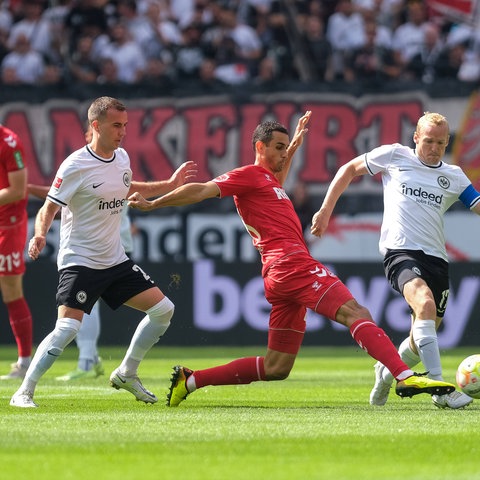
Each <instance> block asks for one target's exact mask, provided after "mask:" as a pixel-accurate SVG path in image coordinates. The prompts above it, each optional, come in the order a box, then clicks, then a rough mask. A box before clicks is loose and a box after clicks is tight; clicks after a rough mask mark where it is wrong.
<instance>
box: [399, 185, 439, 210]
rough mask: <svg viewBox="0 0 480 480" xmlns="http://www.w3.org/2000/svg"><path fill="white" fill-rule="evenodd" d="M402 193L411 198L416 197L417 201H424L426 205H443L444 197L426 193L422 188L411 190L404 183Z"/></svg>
mask: <svg viewBox="0 0 480 480" xmlns="http://www.w3.org/2000/svg"><path fill="white" fill-rule="evenodd" d="M401 187H402V193H403V194H404V195H408V196H410V197H415V198H417V199H421V200H424V203H427V201H428V203H429V204H430V203H434V204H436V205H441V204H442V200H443V195H435V194H434V193H429V192H427V191H425V190H424V189H423V188H422V187H418V188H411V187H409V186H407V185H406V184H405V183H402V186H401Z"/></svg>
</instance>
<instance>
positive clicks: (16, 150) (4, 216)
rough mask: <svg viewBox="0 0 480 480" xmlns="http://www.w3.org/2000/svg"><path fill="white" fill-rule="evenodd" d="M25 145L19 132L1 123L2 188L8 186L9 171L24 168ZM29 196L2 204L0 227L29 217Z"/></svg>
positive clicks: (0, 164) (0, 166)
mask: <svg viewBox="0 0 480 480" xmlns="http://www.w3.org/2000/svg"><path fill="white" fill-rule="evenodd" d="M23 157H24V153H23V146H22V144H21V142H20V139H19V138H18V136H17V134H16V133H14V132H12V131H11V130H9V129H8V128H6V127H4V126H2V125H0V189H1V188H6V187H8V186H9V185H10V184H9V182H8V174H9V172H14V171H17V170H23V169H24V168H25V164H24V162H23ZM26 206H27V196H26V195H25V197H24V198H22V199H21V200H19V201H17V202H12V203H9V204H7V205H2V206H0V227H6V226H10V225H16V224H18V223H19V222H21V221H23V220H25V218H26V217H27V211H26Z"/></svg>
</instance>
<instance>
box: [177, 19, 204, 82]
mask: <svg viewBox="0 0 480 480" xmlns="http://www.w3.org/2000/svg"><path fill="white" fill-rule="evenodd" d="M201 38H202V30H201V27H200V26H199V25H193V24H192V25H187V26H186V27H185V28H184V29H183V31H182V43H181V44H180V45H179V46H178V47H177V48H176V49H175V68H176V70H177V74H178V76H179V78H180V79H186V78H192V77H196V76H197V75H198V71H199V69H200V65H201V64H202V62H203V60H204V59H205V51H204V48H203V46H202V42H201Z"/></svg>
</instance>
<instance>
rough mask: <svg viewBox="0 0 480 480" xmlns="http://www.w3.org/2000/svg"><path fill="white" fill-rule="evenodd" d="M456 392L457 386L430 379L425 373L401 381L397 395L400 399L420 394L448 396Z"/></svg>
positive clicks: (396, 391)
mask: <svg viewBox="0 0 480 480" xmlns="http://www.w3.org/2000/svg"><path fill="white" fill-rule="evenodd" d="M454 391H455V385H453V384H452V383H447V382H443V381H441V380H434V379H432V378H428V377H427V376H426V374H425V373H414V374H413V375H411V376H410V377H408V378H405V379H404V380H399V381H398V382H397V386H396V387H395V393H396V394H397V395H398V396H400V397H413V396H414V395H418V394H419V393H429V394H430V395H447V394H449V393H452V392H454Z"/></svg>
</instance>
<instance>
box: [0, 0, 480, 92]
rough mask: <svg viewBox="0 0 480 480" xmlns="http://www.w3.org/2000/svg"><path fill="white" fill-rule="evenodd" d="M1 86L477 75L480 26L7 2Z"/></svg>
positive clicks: (143, 3)
mask: <svg viewBox="0 0 480 480" xmlns="http://www.w3.org/2000/svg"><path fill="white" fill-rule="evenodd" d="M0 71H1V80H0V82H1V84H3V85H22V84H23V85H62V84H69V85H71V84H79V83H81V84H124V85H135V84H150V85H156V86H158V87H161V86H169V85H170V86H171V85H178V84H182V85H190V86H191V87H192V88H198V87H200V88H202V89H206V90H216V89H221V88H222V87H232V86H238V85H242V84H245V83H248V82H249V83H251V84H253V85H257V86H263V87H268V86H271V85H273V84H275V83H278V82H280V81H300V82H317V83H318V82H321V83H322V82H323V83H332V82H345V83H347V84H348V83H354V82H355V83H357V84H358V83H360V84H361V83H362V82H368V83H373V84H375V83H379V82H382V83H385V81H389V80H395V81H400V82H403V81H405V82H409V81H420V82H423V83H425V84H431V83H433V82H435V81H436V80H437V79H439V78H442V79H444V78H451V79H455V80H459V81H462V82H473V83H475V82H477V81H478V80H479V79H480V29H478V28H477V29H476V28H475V27H474V26H472V25H469V24H467V23H458V22H454V21H452V20H451V19H448V18H446V17H444V16H442V15H440V14H439V13H437V12H435V11H434V10H432V9H431V8H429V6H428V2H426V1H422V0H295V1H292V2H284V1H281V0H170V1H169V0H139V1H135V0H111V1H108V0H50V1H47V0H4V1H2V2H1V7H0Z"/></svg>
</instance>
